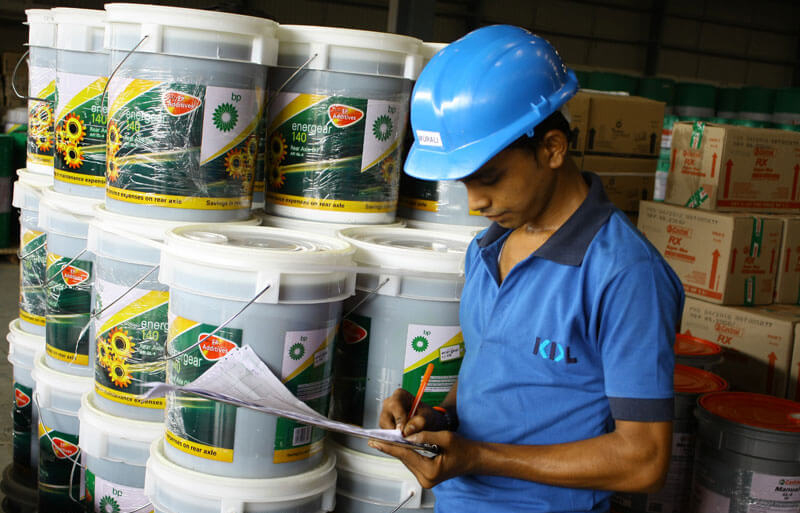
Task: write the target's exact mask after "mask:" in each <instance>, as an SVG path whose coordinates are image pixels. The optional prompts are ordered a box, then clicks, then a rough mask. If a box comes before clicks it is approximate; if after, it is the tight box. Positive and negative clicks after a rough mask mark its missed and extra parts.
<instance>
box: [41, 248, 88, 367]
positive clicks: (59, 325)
mask: <svg viewBox="0 0 800 513" xmlns="http://www.w3.org/2000/svg"><path fill="white" fill-rule="evenodd" d="M70 261H72V259H71V258H67V257H61V256H58V255H54V254H52V253H48V255H47V271H46V273H47V287H46V294H47V316H46V322H45V337H46V341H47V345H48V346H51V347H53V348H55V349H56V350H59V351H64V352H66V353H69V354H77V355H81V356H84V357H87V356H88V354H89V333H88V332H89V330H86V332H85V333H84V334H83V336H82V337H80V340H78V337H79V335H80V333H81V331H82V330H83V328H84V326H86V324H87V323H88V322H89V314H90V312H91V291H92V269H93V265H92V262H89V261H86V260H75V261H72V263H70ZM67 264H69V265H67Z"/></svg>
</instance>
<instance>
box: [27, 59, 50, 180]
mask: <svg viewBox="0 0 800 513" xmlns="http://www.w3.org/2000/svg"><path fill="white" fill-rule="evenodd" d="M29 81H30V88H29V89H30V91H31V92H32V93H33V96H35V97H36V98H42V99H43V100H46V101H38V100H28V163H29V164H36V165H40V166H48V167H52V166H53V153H54V150H55V132H54V130H53V128H54V122H53V121H54V116H55V113H54V105H55V103H56V72H55V69H53V68H41V67H38V66H31V68H30V72H29Z"/></svg>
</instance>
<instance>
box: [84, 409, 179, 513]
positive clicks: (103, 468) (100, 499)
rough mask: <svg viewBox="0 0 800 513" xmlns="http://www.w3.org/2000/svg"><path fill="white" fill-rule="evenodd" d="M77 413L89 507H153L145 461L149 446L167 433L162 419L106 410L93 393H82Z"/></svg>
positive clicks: (97, 510)
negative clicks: (146, 487)
mask: <svg viewBox="0 0 800 513" xmlns="http://www.w3.org/2000/svg"><path fill="white" fill-rule="evenodd" d="M78 417H79V419H80V423H81V425H80V447H81V451H82V452H83V457H84V459H83V461H84V464H85V465H86V502H87V506H88V507H89V508H90V509H89V511H90V512H91V513H106V512H109V511H118V512H123V511H124V512H144V511H152V506H151V505H150V501H149V500H148V499H147V497H146V496H145V494H144V481H145V465H146V464H147V459H148V457H149V456H150V446H151V445H152V444H153V442H154V441H155V440H157V439H159V438H161V436H162V435H163V433H164V424H163V422H145V421H141V420H132V419H126V418H124V417H117V416H114V415H109V414H108V413H104V412H102V411H100V409H99V408H98V405H97V403H96V402H95V395H94V394H92V393H88V394H85V395H84V396H83V399H82V400H81V409H80V410H79V411H78ZM148 507H149V508H148Z"/></svg>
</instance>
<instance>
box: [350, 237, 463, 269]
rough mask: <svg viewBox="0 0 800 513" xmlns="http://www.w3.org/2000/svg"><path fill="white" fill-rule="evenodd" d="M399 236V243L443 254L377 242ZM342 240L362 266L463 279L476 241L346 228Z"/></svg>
mask: <svg viewBox="0 0 800 513" xmlns="http://www.w3.org/2000/svg"><path fill="white" fill-rule="evenodd" d="M390 236H395V237H397V239H399V240H407V241H411V240H414V241H418V242H423V243H424V242H430V243H431V245H434V244H442V245H443V248H442V249H443V251H438V250H433V249H424V248H412V247H400V246H391V245H387V244H381V243H378V242H375V241H374V239H375V238H376V237H390ZM339 237H341V238H342V239H344V240H346V241H347V242H349V243H350V244H352V245H353V246H355V248H356V254H355V256H354V257H353V259H354V260H355V261H356V262H357V263H358V264H363V265H367V266H376V267H382V268H389V269H409V270H413V271H422V272H438V273H442V274H443V275H448V274H449V275H454V276H460V275H462V274H463V271H464V258H465V256H466V251H467V247H468V246H469V244H470V242H471V241H472V237H471V236H469V235H466V234H462V233H452V232H444V231H432V230H418V229H414V228H377V227H370V226H360V227H357V228H346V229H344V230H341V231H340V232H339ZM447 243H454V244H459V245H463V251H451V250H450V247H449V246H448V245H447Z"/></svg>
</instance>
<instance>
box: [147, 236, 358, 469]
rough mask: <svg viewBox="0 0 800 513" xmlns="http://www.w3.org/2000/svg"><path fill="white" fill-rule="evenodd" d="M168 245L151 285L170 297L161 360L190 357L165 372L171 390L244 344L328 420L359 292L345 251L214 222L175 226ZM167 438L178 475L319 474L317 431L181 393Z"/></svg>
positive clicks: (315, 239) (325, 241) (342, 245)
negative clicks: (350, 309) (350, 306)
mask: <svg viewBox="0 0 800 513" xmlns="http://www.w3.org/2000/svg"><path fill="white" fill-rule="evenodd" d="M166 244H167V247H166V248H165V249H164V250H163V251H162V253H161V269H160V272H161V273H160V276H159V280H160V281H161V282H162V283H165V284H167V285H168V286H169V289H170V298H169V331H170V335H169V339H168V342H167V348H168V354H169V355H176V354H179V352H181V351H186V352H185V353H184V354H182V355H181V356H179V357H178V358H172V359H170V360H169V362H168V363H167V381H168V382H170V383H175V384H178V385H185V384H188V383H191V382H192V381H194V379H195V378H197V377H198V376H199V375H201V374H202V373H204V372H206V370H208V369H209V368H211V367H212V366H213V365H214V362H215V361H216V360H217V359H219V358H221V357H222V356H224V355H225V354H227V352H228V351H229V350H230V349H232V348H233V347H234V346H243V345H250V346H251V347H252V348H253V350H254V351H255V352H256V353H257V354H258V356H259V357H260V358H261V360H263V361H264V362H265V363H266V364H267V366H269V367H270V368H271V370H272V371H273V372H274V373H275V375H276V376H278V378H279V379H281V380H282V381H283V382H284V384H285V385H286V386H287V388H288V389H289V390H290V391H292V393H294V394H295V395H296V396H297V397H298V398H299V399H301V400H303V401H305V402H306V404H308V405H309V406H310V407H312V408H314V409H315V410H316V411H318V412H320V413H322V414H327V411H328V405H329V402H330V401H329V398H330V384H331V380H330V376H331V368H332V364H333V362H332V359H333V350H334V348H333V344H334V338H335V335H336V332H337V330H338V326H339V321H340V317H341V308H342V302H343V301H344V299H345V298H347V297H349V296H350V295H351V294H352V293H353V289H354V284H355V273H354V272H352V270H348V269H352V260H351V258H352V254H353V248H352V247H351V246H350V245H349V244H347V243H346V242H344V241H342V240H340V239H336V238H333V237H326V236H323V235H317V234H310V233H300V232H293V231H288V230H281V229H279V228H266V227H249V226H231V225H219V224H217V225H213V224H207V225H191V226H185V227H182V228H176V229H174V230H172V231H171V232H170V233H169V234H168V235H167V239H166ZM326 266H334V268H338V269H342V268H343V269H344V270H326V269H325V267H326ZM342 266H343V267H342ZM267 285H269V288H267ZM262 290H266V292H265V293H264V294H263V295H261V296H259V297H258V298H257V299H256V300H255V302H254V303H253V304H251V305H250V306H249V307H247V308H245V309H244V310H242V308H243V307H245V305H246V304H247V303H248V302H249V301H251V300H253V299H254V298H256V297H257V296H258V293H259V292H260V291H262ZM240 311H241V312H242V313H241V314H240V315H238V316H237V317H236V318H235V319H234V320H232V321H230V323H228V324H227V325H226V326H225V327H224V328H222V329H220V330H219V331H217V333H215V334H214V337H213V338H208V334H211V333H212V332H213V331H214V330H215V329H217V328H218V327H220V326H221V325H222V323H223V322H225V321H227V320H229V319H230V318H232V317H233V316H234V315H235V314H236V313H237V312H240ZM206 339H208V342H206V341H205V340H206ZM199 341H203V342H202V343H201V344H200V345H196V344H197V343H198V342H199ZM193 346H194V348H193V349H190V348H191V347H193ZM166 440H167V442H168V443H167V444H166V446H165V448H164V451H165V454H166V456H167V457H168V458H169V459H170V461H172V462H174V463H177V464H178V465H181V466H183V467H186V468H189V469H192V470H200V471H203V472H208V473H211V474H215V475H219V476H230V477H250V478H265V477H276V476H286V475H294V474H298V473H301V472H306V471H308V470H310V469H312V468H314V467H316V466H317V465H319V463H320V461H321V458H322V452H321V449H322V443H323V441H324V432H323V431H322V430H320V429H319V428H313V429H312V428H311V427H310V426H305V425H302V424H298V423H295V422H292V421H289V420H287V419H278V418H276V417H274V416H271V415H266V414H264V413H258V412H255V411H252V410H248V409H246V408H235V407H233V406H230V405H224V404H221V403H216V402H213V401H208V400H205V399H200V398H197V397H192V396H188V395H180V394H178V395H170V396H169V397H168V398H167V413H166Z"/></svg>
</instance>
